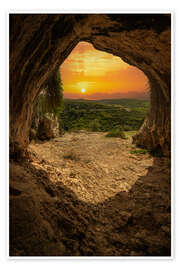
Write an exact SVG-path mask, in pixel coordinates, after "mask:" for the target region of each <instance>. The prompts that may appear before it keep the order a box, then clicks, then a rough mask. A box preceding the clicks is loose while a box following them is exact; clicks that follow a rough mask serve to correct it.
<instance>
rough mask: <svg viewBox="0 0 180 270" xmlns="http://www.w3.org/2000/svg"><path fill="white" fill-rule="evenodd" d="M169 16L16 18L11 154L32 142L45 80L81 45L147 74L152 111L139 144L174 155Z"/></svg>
mask: <svg viewBox="0 0 180 270" xmlns="http://www.w3.org/2000/svg"><path fill="white" fill-rule="evenodd" d="M170 25H171V17H170V15H169V14H145V15H143V14H129V15H128V14H85V15H83V14H57V15H56V14H12V15H10V152H11V155H12V157H13V156H17V153H16V152H23V149H26V148H27V146H28V143H29V131H30V126H31V118H32V110H33V103H35V100H36V98H37V96H38V93H39V92H40V91H41V88H42V85H43V83H44V82H45V80H47V79H48V77H49V76H51V74H52V73H53V72H55V71H56V70H57V67H58V66H59V65H60V64H61V63H62V62H63V61H64V59H65V58H66V57H67V56H68V55H69V53H70V52H71V51H72V49H73V48H74V47H75V46H76V45H77V43H78V42H79V41H89V42H90V43H92V44H93V45H94V47H95V48H96V49H99V50H102V51H106V52H109V53H112V54H114V55H116V56H119V57H121V58H122V59H123V60H124V61H125V62H127V63H129V64H131V65H134V66H136V67H138V68H139V69H141V70H142V71H143V72H144V73H145V74H146V75H147V77H148V78H149V82H150V86H151V107H150V112H149V114H148V116H147V118H146V121H145V122H144V125H143V126H142V128H141V129H140V131H139V133H138V134H137V136H136V137H135V138H134V142H136V143H137V144H139V145H141V146H144V147H147V148H153V149H154V148H160V149H161V151H163V152H164V153H166V154H168V153H169V152H170V104H171V102H170V94H171V87H170V86H171V85H170V84H171V59H170V58H171V57H170V56H171V55H170V54H171V31H170Z"/></svg>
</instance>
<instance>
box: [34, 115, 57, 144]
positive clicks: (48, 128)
mask: <svg viewBox="0 0 180 270" xmlns="http://www.w3.org/2000/svg"><path fill="white" fill-rule="evenodd" d="M58 135H59V123H58V120H57V119H51V118H50V117H47V116H44V117H43V119H42V120H40V122H39V126H38V130H37V137H38V139H40V140H48V139H51V138H54V137H57V136H58Z"/></svg>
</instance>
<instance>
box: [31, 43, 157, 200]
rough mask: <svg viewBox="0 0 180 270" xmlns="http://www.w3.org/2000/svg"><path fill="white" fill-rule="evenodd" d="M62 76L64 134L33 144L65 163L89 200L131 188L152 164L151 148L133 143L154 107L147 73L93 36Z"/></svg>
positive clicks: (58, 164)
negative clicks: (96, 43)
mask: <svg viewBox="0 0 180 270" xmlns="http://www.w3.org/2000/svg"><path fill="white" fill-rule="evenodd" d="M60 77H61V85H62V86H63V95H64V104H63V109H62V112H61V114H60V117H59V118H60V125H61V131H62V133H61V136H60V137H59V136H58V137H56V138H55V139H53V140H51V141H44V142H43V145H42V143H41V144H39V145H38V144H36V145H31V146H30V147H31V148H32V149H33V150H35V151H36V152H37V154H38V155H40V156H41V157H42V158H43V159H44V160H46V161H48V162H50V163H51V164H52V165H53V167H55V168H56V169H57V170H58V169H59V168H60V170H61V175H62V181H63V183H64V184H65V185H66V186H67V187H68V188H70V189H71V190H73V192H75V193H76V195H77V196H78V198H79V199H81V200H83V201H86V202H90V203H93V204H94V203H95V204H96V203H100V202H103V201H104V200H106V199H108V198H110V197H112V196H114V195H115V194H117V193H118V192H121V191H126V192H128V191H129V190H130V189H131V187H132V186H133V185H134V184H135V182H136V181H137V179H138V178H139V176H140V175H141V176H144V175H145V174H146V173H147V170H146V168H147V167H148V166H151V165H152V158H151V157H150V156H148V153H147V150H145V149H143V150H142V149H137V147H136V146H135V145H133V144H132V136H133V135H135V134H136V132H137V130H138V129H139V128H140V126H141V125H142V123H143V121H144V118H145V116H146V114H147V111H148V108H149V88H148V87H149V83H148V79H147V77H146V76H145V75H144V73H143V72H142V71H140V70H139V69H137V68H136V67H133V66H130V65H128V64H126V63H125V62H123V61H122V60H121V59H120V58H119V57H116V56H113V55H112V54H109V53H105V52H102V51H99V50H96V49H94V48H93V46H92V45H91V44H90V43H87V42H80V43H79V44H78V45H77V46H76V47H75V48H74V50H73V51H72V52H71V54H70V55H69V56H68V57H67V58H66V60H65V61H64V63H63V64H62V65H61V67H60ZM138 151H139V152H138ZM143 151H144V152H143ZM137 153H141V154H143V155H141V156H138V157H137V158H136V154H137ZM144 155H145V158H144ZM117 156H118V159H117ZM134 158H135V160H136V162H134ZM140 164H141V166H140ZM142 164H143V165H142Z"/></svg>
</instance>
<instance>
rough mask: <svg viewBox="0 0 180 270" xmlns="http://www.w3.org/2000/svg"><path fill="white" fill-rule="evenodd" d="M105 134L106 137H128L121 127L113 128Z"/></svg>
mask: <svg viewBox="0 0 180 270" xmlns="http://www.w3.org/2000/svg"><path fill="white" fill-rule="evenodd" d="M105 136H106V137H118V138H121V139H127V137H126V135H125V133H124V132H123V131H122V130H120V129H114V130H111V131H110V132H108V133H107V134H106V135H105Z"/></svg>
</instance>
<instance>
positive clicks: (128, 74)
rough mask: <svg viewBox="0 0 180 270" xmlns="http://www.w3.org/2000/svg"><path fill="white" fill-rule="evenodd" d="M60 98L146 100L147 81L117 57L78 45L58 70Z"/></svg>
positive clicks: (83, 44) (88, 45)
mask: <svg viewBox="0 0 180 270" xmlns="http://www.w3.org/2000/svg"><path fill="white" fill-rule="evenodd" d="M60 73H61V79H62V84H63V89H64V98H71V99H79V98H82V99H91V100H96V99H111V98H137V99H146V98H147V97H148V93H147V85H148V79H147V77H146V76H145V74H144V73H143V72H142V71H141V70H139V69H137V68H136V67H133V66H130V65H128V64H127V63H125V62H124V61H123V60H121V58H120V57H117V56H114V55H112V54H109V53H106V52H102V51H99V50H96V49H95V48H94V47H93V45H91V44H90V43H88V42H79V43H78V45H77V46H76V47H75V48H74V49H73V51H72V52H71V54H70V55H69V56H68V57H67V58H66V60H65V61H64V62H63V64H62V65H61V67H60Z"/></svg>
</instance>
